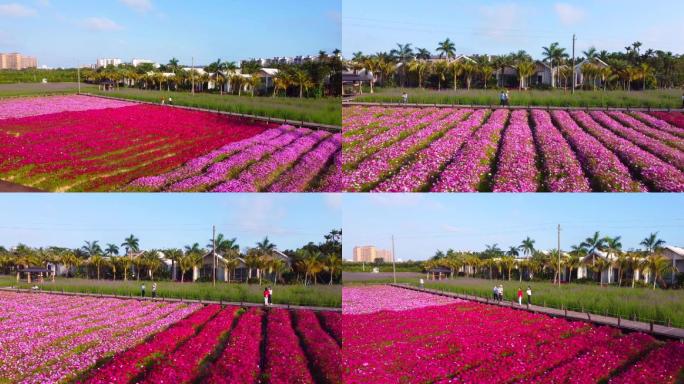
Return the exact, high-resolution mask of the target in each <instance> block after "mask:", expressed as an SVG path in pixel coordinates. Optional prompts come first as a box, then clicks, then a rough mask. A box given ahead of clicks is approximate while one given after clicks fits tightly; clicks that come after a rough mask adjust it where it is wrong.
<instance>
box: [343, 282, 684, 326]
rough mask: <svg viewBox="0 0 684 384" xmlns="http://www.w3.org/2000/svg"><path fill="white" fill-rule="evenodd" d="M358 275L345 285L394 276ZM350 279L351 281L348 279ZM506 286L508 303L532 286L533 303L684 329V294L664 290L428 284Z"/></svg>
mask: <svg viewBox="0 0 684 384" xmlns="http://www.w3.org/2000/svg"><path fill="white" fill-rule="evenodd" d="M359 275H360V274H358V273H353V274H351V275H349V274H345V276H343V280H344V282H345V284H351V285H354V284H380V283H391V282H392V274H391V273H384V274H383V273H381V274H380V275H379V276H378V275H373V274H370V273H368V274H367V275H368V277H367V278H363V276H359ZM422 276H424V275H418V274H415V275H411V276H401V275H400V274H397V282H398V283H407V284H411V285H414V286H418V285H419V281H418V279H420V277H422ZM348 277H349V278H350V279H349V281H347V278H348ZM498 284H503V286H504V296H505V297H506V300H510V301H514V300H517V293H518V287H522V288H523V291H525V290H526V289H527V286H528V285H529V286H530V287H531V288H532V299H533V303H534V304H537V305H545V306H547V307H552V308H567V309H572V310H584V311H585V312H591V313H595V314H601V315H605V314H608V315H612V316H614V317H617V316H621V317H622V318H634V317H635V316H636V318H637V319H638V320H640V321H644V322H648V321H651V320H653V321H655V322H658V323H661V324H666V323H667V322H668V321H669V322H670V323H671V324H672V326H675V327H679V328H684V290H681V289H679V290H663V289H656V290H655V291H654V290H652V289H650V288H634V289H632V288H628V287H622V288H619V287H614V286H610V287H608V286H604V287H600V286H599V285H594V284H574V283H571V284H563V285H561V287H558V286H557V285H553V284H552V283H549V282H527V281H523V282H522V284H521V283H520V282H519V281H507V280H485V279H476V278H464V277H457V278H455V279H453V280H442V281H439V282H433V281H427V280H426V281H425V287H426V288H432V289H438V290H441V291H446V292H455V293H462V294H469V295H473V296H480V297H491V296H492V288H493V287H494V285H498Z"/></svg>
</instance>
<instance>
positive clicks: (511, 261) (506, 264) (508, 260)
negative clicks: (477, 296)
mask: <svg viewBox="0 0 684 384" xmlns="http://www.w3.org/2000/svg"><path fill="white" fill-rule="evenodd" d="M500 263H501V266H502V267H503V268H505V269H506V271H508V280H509V281H510V280H511V270H512V269H513V267H515V258H514V257H513V256H504V257H502V258H501V261H500Z"/></svg>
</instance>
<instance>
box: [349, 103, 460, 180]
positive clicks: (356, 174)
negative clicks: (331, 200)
mask: <svg viewBox="0 0 684 384" xmlns="http://www.w3.org/2000/svg"><path fill="white" fill-rule="evenodd" d="M465 112H466V110H463V109H459V110H457V111H455V112H453V113H451V114H449V115H447V116H446V117H445V116H441V115H440V116H439V118H438V119H434V120H433V121H432V122H431V123H430V124H429V125H427V126H426V127H424V128H422V129H420V130H417V131H415V133H411V134H410V135H409V136H406V137H405V138H403V139H402V140H400V141H397V142H395V143H394V144H392V145H389V146H387V147H384V148H382V149H380V150H379V151H377V152H376V153H375V154H373V155H371V156H369V157H367V158H366V159H365V160H364V161H363V162H361V163H360V164H359V165H358V167H357V168H356V169H355V170H353V171H350V172H349V173H348V174H347V175H346V176H345V185H346V187H347V190H356V191H360V190H365V189H367V187H368V186H369V184H371V183H373V182H375V181H377V180H379V179H381V178H382V177H383V176H385V175H387V174H390V173H391V172H392V170H393V169H394V168H395V167H397V166H398V165H400V164H401V163H402V160H403V159H405V158H406V157H407V156H409V155H411V154H413V153H414V152H415V151H416V150H417V149H420V147H422V146H424V145H427V144H428V143H430V142H431V141H432V140H433V139H434V137H435V136H436V135H439V134H440V133H442V132H444V131H445V130H447V129H449V128H451V127H453V126H454V125H455V124H456V123H457V122H459V121H461V120H462V119H463V117H464V115H465Z"/></svg>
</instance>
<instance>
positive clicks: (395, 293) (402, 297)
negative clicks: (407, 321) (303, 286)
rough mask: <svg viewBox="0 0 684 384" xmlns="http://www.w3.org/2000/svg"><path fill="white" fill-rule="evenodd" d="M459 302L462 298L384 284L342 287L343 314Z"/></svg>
mask: <svg viewBox="0 0 684 384" xmlns="http://www.w3.org/2000/svg"><path fill="white" fill-rule="evenodd" d="M371 297H373V299H371ZM461 302H462V300H459V299H453V298H450V297H444V296H437V295H432V294H429V293H423V292H418V291H411V290H406V289H403V288H395V287H390V286H386V285H374V286H369V287H344V288H343V289H342V313H343V314H345V315H347V314H349V315H356V314H361V313H371V312H378V311H405V310H409V309H415V308H423V307H432V306H438V305H447V304H455V303H461Z"/></svg>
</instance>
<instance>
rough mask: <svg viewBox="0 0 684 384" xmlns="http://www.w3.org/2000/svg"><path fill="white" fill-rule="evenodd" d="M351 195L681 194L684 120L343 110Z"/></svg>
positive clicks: (536, 112)
mask: <svg viewBox="0 0 684 384" xmlns="http://www.w3.org/2000/svg"><path fill="white" fill-rule="evenodd" d="M343 126H344V134H343V144H342V147H343V176H342V183H343V188H344V189H345V190H347V191H370V192H427V191H432V192H478V191H480V192H492V191H493V192H543V191H548V192H590V191H597V192H599V191H601V192H603V191H605V192H645V191H658V192H682V191H684V128H682V127H681V113H676V112H673V113H671V114H668V113H665V112H660V113H653V114H648V113H643V112H629V111H609V112H604V111H591V112H585V111H579V110H573V111H569V110H568V111H564V110H553V111H546V110H542V109H532V110H523V109H517V110H508V109H493V110H490V109H477V110H473V109H465V108H444V109H439V108H383V107H361V106H354V107H348V108H343Z"/></svg>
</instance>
